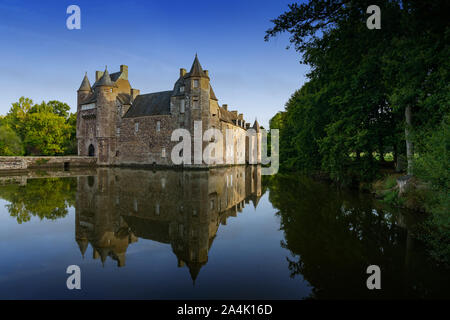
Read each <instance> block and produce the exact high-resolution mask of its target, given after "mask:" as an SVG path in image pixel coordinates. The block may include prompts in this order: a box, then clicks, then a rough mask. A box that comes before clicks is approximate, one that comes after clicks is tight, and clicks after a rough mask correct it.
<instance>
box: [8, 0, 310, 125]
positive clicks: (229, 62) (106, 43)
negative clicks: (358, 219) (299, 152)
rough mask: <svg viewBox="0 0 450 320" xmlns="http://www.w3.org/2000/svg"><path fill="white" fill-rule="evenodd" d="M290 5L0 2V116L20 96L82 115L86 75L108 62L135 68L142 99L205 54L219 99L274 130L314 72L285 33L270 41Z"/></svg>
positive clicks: (112, 67) (279, 0) (277, 1)
mask: <svg viewBox="0 0 450 320" xmlns="http://www.w3.org/2000/svg"><path fill="white" fill-rule="evenodd" d="M291 2H292V1H284V0H272V1H268V0H259V1H253V0H252V1H250V0H248V1H247V0H241V1H234V0H232V1H230V0H227V1H213V0H209V1H201V0H198V1H186V0H184V1H75V0H73V1H61V0H60V1H31V0H30V1H21V0H0V39H1V43H2V50H1V51H0V69H1V70H2V76H1V77H0V90H1V91H0V114H6V113H7V112H8V110H9V108H10V106H11V103H12V102H14V101H17V100H18V99H19V97H21V96H26V97H29V98H32V99H33V100H34V101H35V102H41V101H42V100H46V101H47V100H54V99H56V100H61V101H64V102H66V103H68V104H69V105H70V106H71V108H72V111H75V110H76V90H77V89H78V87H79V85H80V83H81V80H82V78H83V76H84V73H85V72H86V71H87V72H88V76H89V79H90V81H91V84H92V83H93V80H94V78H95V75H94V74H95V70H104V68H105V65H108V70H109V71H110V72H115V71H118V70H119V66H120V65H121V64H126V65H128V66H129V79H130V82H131V85H132V86H133V87H134V88H137V89H140V90H141V93H148V92H155V91H162V90H171V89H172V88H173V84H174V82H175V81H176V79H177V78H178V75H179V68H182V67H184V68H186V69H188V70H189V68H190V67H191V64H192V62H193V59H194V56H195V53H198V56H199V60H200V63H201V64H202V66H203V68H204V69H208V70H209V72H210V77H211V84H212V86H213V88H214V91H215V93H216V95H217V97H218V98H219V103H220V104H223V103H226V104H228V106H229V108H231V109H237V110H239V111H240V112H243V113H244V115H245V118H246V120H247V121H253V120H254V119H255V117H257V118H258V121H259V122H260V123H261V124H262V125H265V126H267V124H268V121H269V119H270V118H271V117H272V116H273V115H274V114H275V113H276V112H277V111H279V110H282V109H283V108H284V104H285V103H286V101H287V100H288V99H289V97H290V95H291V94H292V93H293V92H294V91H295V90H296V89H298V88H300V87H301V85H302V84H303V83H304V81H305V74H306V72H307V67H306V66H303V65H301V64H300V63H299V60H300V59H299V58H300V57H299V54H298V53H297V52H295V51H294V50H293V49H290V50H286V46H287V45H288V36H287V35H282V36H280V37H277V38H274V39H272V40H271V41H269V42H265V41H264V39H263V38H264V34H265V31H266V30H267V29H268V28H269V27H271V25H272V24H271V22H270V20H271V19H273V18H276V17H277V16H278V15H279V14H281V13H283V12H284V11H286V10H287V9H288V8H287V4H288V3H291ZM71 4H76V5H78V6H79V7H80V8H81V30H68V29H67V28H66V19H67V17H68V16H69V15H68V14H67V13H66V9H67V7H68V6H69V5H71Z"/></svg>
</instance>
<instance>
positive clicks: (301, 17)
mask: <svg viewBox="0 0 450 320" xmlns="http://www.w3.org/2000/svg"><path fill="white" fill-rule="evenodd" d="M369 5H370V3H369V2H368V1H363V0H342V1H321V0H310V1H308V2H307V3H303V4H292V5H290V6H289V11H287V12H285V13H283V14H282V15H280V16H279V17H278V18H277V19H274V20H273V21H272V22H273V23H274V27H273V28H271V29H269V30H267V32H266V37H265V39H266V40H268V39H269V38H270V37H274V36H276V35H277V34H279V33H281V32H288V33H290V34H291V38H290V42H291V43H292V44H293V45H294V46H295V48H296V50H298V51H299V52H300V53H301V54H302V59H301V62H302V63H306V64H308V65H309V66H310V68H311V71H310V73H309V74H308V78H309V82H308V83H307V84H305V86H309V87H310V88H308V92H309V93H308V95H309V97H310V98H309V99H307V101H306V100H305V99H302V100H299V99H295V100H296V101H291V100H292V98H291V100H290V101H289V102H288V105H287V107H286V111H287V115H286V121H284V128H283V129H284V130H285V132H287V133H288V134H287V135H284V137H286V139H288V140H290V143H283V142H281V144H280V148H282V146H283V145H284V146H285V147H286V148H287V149H286V150H290V151H289V152H290V153H289V155H288V156H292V158H290V159H288V160H287V161H283V160H282V159H281V163H283V162H284V163H285V164H288V165H292V164H293V163H292V162H294V163H296V165H295V166H304V165H305V164H304V163H301V161H298V160H299V158H297V159H296V158H295V154H297V155H299V154H305V153H304V152H302V151H301V150H299V149H301V148H305V149H308V148H309V152H311V153H312V154H314V155H316V156H315V158H316V159H317V160H320V162H321V169H322V170H324V171H325V172H327V173H328V174H329V175H330V176H331V177H332V178H334V179H335V180H341V181H342V180H343V179H345V178H348V177H349V176H350V177H351V176H355V177H356V178H357V179H367V180H370V179H372V178H373V177H374V176H375V174H376V171H377V170H376V167H377V165H378V164H379V163H382V162H384V154H385V152H386V150H392V151H394V154H395V157H396V158H397V157H398V154H399V153H407V155H408V156H407V158H408V168H409V169H408V172H409V173H412V168H413V160H414V147H413V144H416V145H419V146H420V136H421V131H422V130H423V129H424V128H433V127H436V126H437V125H438V124H439V122H440V120H441V119H442V117H443V115H444V114H446V113H448V105H449V99H448V92H449V90H448V89H449V85H448V83H449V80H450V79H449V76H448V74H449V72H448V70H449V63H448V56H449V49H448V48H449V46H448V43H449V38H448V37H449V34H450V31H449V28H448V21H447V20H448V19H445V17H444V18H435V17H438V16H439V14H438V13H439V12H445V8H447V7H448V3H446V2H445V1H435V2H433V4H430V5H429V4H428V3H425V4H423V3H422V2H420V1H414V0H410V1H401V2H400V1H382V2H381V3H380V4H379V5H380V7H381V10H382V19H383V20H382V29H381V30H369V29H368V28H367V27H366V24H365V21H366V19H367V17H368V16H367V14H366V8H367V7H368V6H369ZM443 31H444V32H443ZM302 89H303V88H302ZM311 89H313V90H311ZM300 91H302V90H300ZM300 104H303V105H300ZM307 110H308V111H307ZM401 115H403V117H402V116H401ZM297 123H301V124H302V125H297ZM317 124H320V125H317ZM291 126H292V128H291ZM312 127H314V128H315V130H314V133H313V132H311V131H308V130H309V129H308V128H312ZM322 128H323V129H322ZM400 128H402V130H403V131H404V134H403V136H400V135H399V132H400V130H399V129H400ZM281 137H283V134H281ZM299 137H303V138H302V139H300V140H298V139H299ZM308 139H309V141H307V140H308ZM298 141H301V143H300V144H299V143H298ZM402 141H405V142H406V143H405V145H406V149H407V150H406V152H405V150H403V151H400V150H399V148H400V146H402V145H403V143H402ZM289 148H291V149H289ZM417 151H419V150H416V152H417ZM280 153H281V151H280ZM375 154H378V156H379V159H378V160H379V161H375V159H374V155H375ZM280 157H281V155H280ZM289 160H293V161H289ZM347 180H348V179H347ZM350 180H352V178H351V179H350Z"/></svg>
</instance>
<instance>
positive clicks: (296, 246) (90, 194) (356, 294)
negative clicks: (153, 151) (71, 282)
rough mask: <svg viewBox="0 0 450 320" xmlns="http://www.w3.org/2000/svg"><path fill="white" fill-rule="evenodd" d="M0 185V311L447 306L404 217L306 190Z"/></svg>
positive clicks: (129, 182) (225, 184)
mask: <svg viewBox="0 0 450 320" xmlns="http://www.w3.org/2000/svg"><path fill="white" fill-rule="evenodd" d="M62 175H64V177H61V176H62ZM55 176H56V177H55ZM0 184H1V186H0V256H1V259H0V298H1V299H15V298H25V299H29V298H39V299H47V298H57V299H58V298H63V299H70V298H73V299H79V298H100V299H102V298H113V299H118V298H138V299H140V298H150V299H202V298H206V299H220V298H229V299H241V298H247V299H260V298H263V299H265V298H268V299H305V298H339V299H341V298H405V297H412V298H419V297H424V298H448V297H449V293H448V283H449V274H450V273H449V270H446V269H445V268H444V267H442V266H438V265H437V264H436V263H434V262H433V261H432V260H430V259H429V257H427V255H426V254H425V251H424V249H423V248H422V246H421V244H420V243H418V242H417V241H415V240H414V239H413V237H412V236H411V234H412V231H411V230H413V229H414V226H415V225H416V223H417V217H415V215H414V214H411V213H405V212H400V211H399V210H394V209H391V208H386V207H383V205H381V204H380V203H377V202H375V201H374V200H373V199H372V198H371V197H370V196H367V195H361V194H354V193H348V192H342V191H337V190H336V189H333V188H332V187H330V186H328V185H326V184H323V183H317V182H313V181H311V180H308V179H306V178H301V177H295V176H292V177H283V176H276V177H270V178H267V177H261V174H260V169H259V168H257V167H242V166H240V167H233V168H224V169H214V170H210V171H209V172H208V171H170V170H167V171H166V170H161V171H149V170H133V169H103V168H102V169H96V170H92V171H79V172H75V171H69V172H29V173H27V174H23V175H16V176H8V177H6V176H2V177H0ZM371 264H376V265H379V266H380V268H381V272H382V277H381V279H382V280H381V285H382V290H378V291H369V290H368V289H367V287H366V279H367V277H368V275H367V274H366V273H365V271H366V268H367V266H369V265H371ZM69 265H78V266H80V268H81V286H82V289H81V290H68V289H67V287H66V279H67V277H68V275H67V274H66V268H67V266H69Z"/></svg>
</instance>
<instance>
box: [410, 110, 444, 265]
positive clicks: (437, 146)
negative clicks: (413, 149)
mask: <svg viewBox="0 0 450 320" xmlns="http://www.w3.org/2000/svg"><path fill="white" fill-rule="evenodd" d="M449 149H450V116H446V117H445V118H444V120H443V121H442V123H441V126H440V127H439V128H438V130H435V131H433V132H432V133H431V134H429V135H428V137H427V138H426V139H425V143H424V151H425V152H424V153H423V154H421V155H420V157H419V158H418V159H417V160H416V175H417V176H418V177H419V178H421V179H422V180H423V181H428V182H429V183H430V184H431V187H432V190H433V193H432V194H431V195H430V196H428V197H426V198H425V207H426V209H427V211H429V212H431V216H430V218H429V219H428V221H427V225H426V227H425V228H426V229H427V230H428V232H427V235H426V240H427V242H428V243H429V244H430V246H431V248H432V251H433V254H434V255H435V256H436V257H437V258H438V259H440V260H445V261H446V262H447V263H450V261H449V259H450V258H449V257H450V214H449V213H450V159H449Z"/></svg>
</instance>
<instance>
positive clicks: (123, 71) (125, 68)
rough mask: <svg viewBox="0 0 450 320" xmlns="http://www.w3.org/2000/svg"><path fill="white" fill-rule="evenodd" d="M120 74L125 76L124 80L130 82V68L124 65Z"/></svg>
mask: <svg viewBox="0 0 450 320" xmlns="http://www.w3.org/2000/svg"><path fill="white" fill-rule="evenodd" d="M120 72H121V73H122V74H123V78H124V79H125V80H128V66H126V65H124V64H122V65H121V66H120Z"/></svg>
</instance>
